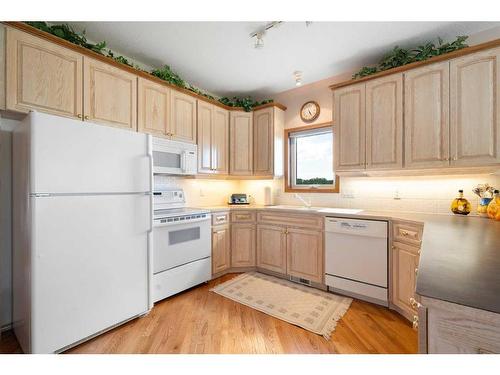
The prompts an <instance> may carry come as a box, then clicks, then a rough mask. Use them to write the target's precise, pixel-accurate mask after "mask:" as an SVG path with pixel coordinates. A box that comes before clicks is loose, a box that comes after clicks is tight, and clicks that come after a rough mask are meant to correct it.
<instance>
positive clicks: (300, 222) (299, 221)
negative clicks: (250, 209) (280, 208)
mask: <svg viewBox="0 0 500 375" xmlns="http://www.w3.org/2000/svg"><path fill="white" fill-rule="evenodd" d="M257 221H258V222H259V223H265V224H274V225H284V226H287V227H300V228H315V229H323V217H322V216H316V215H302V214H281V213H275V212H259V213H257Z"/></svg>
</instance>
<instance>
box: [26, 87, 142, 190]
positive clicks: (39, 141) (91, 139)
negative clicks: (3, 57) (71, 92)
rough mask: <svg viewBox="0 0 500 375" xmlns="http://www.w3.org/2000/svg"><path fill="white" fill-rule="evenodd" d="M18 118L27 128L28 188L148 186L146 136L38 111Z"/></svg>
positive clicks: (131, 187)
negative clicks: (21, 118)
mask: <svg viewBox="0 0 500 375" xmlns="http://www.w3.org/2000/svg"><path fill="white" fill-rule="evenodd" d="M110 95H111V93H110ZM24 121H25V122H26V124H24V125H25V126H29V127H30V129H31V133H30V134H31V158H30V164H31V191H30V193H69V194H72V193H102V192H107V193H109V192H142V191H149V190H150V186H149V184H150V177H149V175H150V173H151V171H150V169H151V167H150V160H149V159H148V158H149V157H148V151H149V150H148V142H149V140H150V136H147V135H145V134H140V133H136V132H131V131H129V130H122V129H116V128H112V127H109V126H103V125H96V124H92V123H89V122H83V121H76V120H72V119H68V118H64V117H58V116H52V115H48V114H44V113H38V112H31V113H30V114H29V115H28V116H27V118H26V119H25V120H24Z"/></svg>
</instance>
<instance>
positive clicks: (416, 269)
mask: <svg viewBox="0 0 500 375" xmlns="http://www.w3.org/2000/svg"><path fill="white" fill-rule="evenodd" d="M415 276H418V267H417V268H415Z"/></svg>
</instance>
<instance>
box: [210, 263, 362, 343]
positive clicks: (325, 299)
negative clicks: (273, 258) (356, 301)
mask: <svg viewBox="0 0 500 375" xmlns="http://www.w3.org/2000/svg"><path fill="white" fill-rule="evenodd" d="M211 291H213V292H215V293H217V294H220V295H221V296H224V297H226V298H229V299H232V300H233V301H236V302H239V303H241V304H243V305H246V306H249V307H251V308H254V309H256V310H259V311H262V312H263V313H266V314H268V315H271V316H274V317H275V318H278V319H281V320H284V321H285V322H288V323H292V324H295V325H297V326H299V327H302V328H304V329H307V330H308V331H311V332H314V333H317V334H318V335H322V336H323V337H324V338H325V339H327V340H328V339H330V335H331V334H332V332H333V331H334V330H335V327H336V325H337V322H338V321H339V319H340V318H342V316H343V315H344V314H345V313H346V311H347V309H348V308H349V306H350V305H351V302H352V299H351V298H346V297H341V296H338V295H335V294H331V293H327V292H323V291H321V290H317V289H313V288H311V287H308V286H305V285H300V284H296V283H293V282H291V281H288V280H283V279H279V278H277V277H273V276H269V275H265V274H262V273H258V272H248V273H244V274H242V275H239V276H237V277H235V278H234V279H231V280H229V281H226V282H224V283H222V284H219V285H217V286H216V287H215V288H213V289H211Z"/></svg>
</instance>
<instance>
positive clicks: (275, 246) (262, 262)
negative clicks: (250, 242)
mask: <svg viewBox="0 0 500 375" xmlns="http://www.w3.org/2000/svg"><path fill="white" fill-rule="evenodd" d="M257 267H259V268H263V269H266V270H269V271H273V272H278V273H281V274H286V234H285V228H283V227H279V226H272V225H257Z"/></svg>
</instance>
